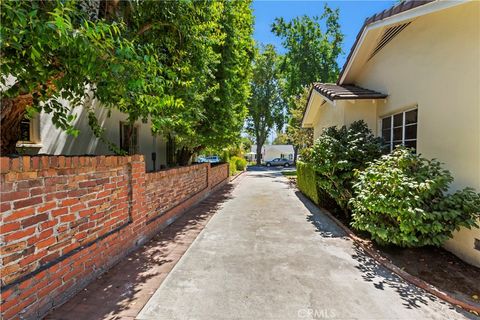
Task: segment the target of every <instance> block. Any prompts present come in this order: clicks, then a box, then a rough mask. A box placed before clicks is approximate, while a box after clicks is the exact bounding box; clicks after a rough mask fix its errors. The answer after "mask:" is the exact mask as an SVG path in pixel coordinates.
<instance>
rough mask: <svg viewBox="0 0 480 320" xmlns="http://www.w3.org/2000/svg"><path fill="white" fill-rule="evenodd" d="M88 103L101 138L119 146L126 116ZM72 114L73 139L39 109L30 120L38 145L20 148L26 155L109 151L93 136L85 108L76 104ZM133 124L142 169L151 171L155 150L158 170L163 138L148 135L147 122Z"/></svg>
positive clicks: (162, 160) (163, 159)
mask: <svg viewBox="0 0 480 320" xmlns="http://www.w3.org/2000/svg"><path fill="white" fill-rule="evenodd" d="M61 102H62V101H61ZM62 103H66V102H62ZM86 103H92V102H86ZM92 106H93V109H94V110H95V114H96V116H97V119H98V121H99V123H100V124H101V125H102V127H103V128H104V129H105V133H104V136H105V138H106V139H107V140H108V141H111V142H113V143H115V144H117V145H120V121H126V119H127V116H126V115H125V114H122V113H121V112H119V111H117V110H112V111H111V114H110V116H108V111H107V109H105V108H102V107H101V106H100V105H99V104H97V103H95V102H93V105H92ZM72 113H73V114H76V119H75V121H74V123H75V128H77V129H78V130H79V131H80V133H79V135H78V137H76V138H75V137H74V136H72V135H68V134H67V133H65V132H64V131H62V130H61V129H57V128H56V127H55V126H54V125H53V123H52V115H51V114H47V113H44V112H41V113H40V115H39V116H37V119H36V120H34V121H35V124H34V127H35V130H36V131H38V132H36V133H35V134H34V135H36V136H37V140H38V141H37V142H38V145H37V146H36V147H33V148H32V147H26V148H25V150H24V151H25V152H26V153H28V154H37V153H38V154H42V153H43V154H63V155H85V154H92V155H93V154H94V155H107V154H113V153H112V152H111V151H110V150H109V149H108V147H107V145H106V144H105V143H103V142H102V141H100V140H99V139H97V138H96V137H95V136H94V135H93V132H92V130H91V129H90V126H89V125H88V117H87V115H88V114H87V112H86V109H85V108H84V107H76V108H74V109H73V110H72ZM135 125H136V126H137V127H138V129H139V137H138V152H139V153H140V154H143V155H144V157H145V163H146V166H147V167H146V170H147V171H151V170H153V161H152V158H151V153H152V152H156V153H157V159H156V162H155V167H156V168H155V169H156V170H158V169H160V165H162V164H163V165H165V164H166V144H165V141H164V139H162V138H161V137H159V136H157V137H154V136H152V133H151V130H150V122H148V123H142V122H141V121H137V122H136V123H135ZM27 146H28V145H27Z"/></svg>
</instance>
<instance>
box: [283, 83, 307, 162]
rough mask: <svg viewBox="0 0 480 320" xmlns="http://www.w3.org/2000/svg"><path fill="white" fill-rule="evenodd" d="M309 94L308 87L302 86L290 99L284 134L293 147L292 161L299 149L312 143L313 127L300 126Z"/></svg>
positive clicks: (303, 148)
mask: <svg viewBox="0 0 480 320" xmlns="http://www.w3.org/2000/svg"><path fill="white" fill-rule="evenodd" d="M308 95H309V90H308V88H304V90H303V92H302V93H301V94H300V95H298V96H297V97H295V98H294V99H292V100H291V104H290V108H289V110H290V117H289V119H288V126H287V130H286V135H287V137H288V141H289V142H290V143H291V144H292V145H293V147H294V153H295V154H294V157H293V158H294V161H295V162H296V159H297V156H298V152H299V150H305V149H306V148H310V147H311V146H312V145H313V128H302V120H303V113H304V110H305V106H306V105H307V99H308Z"/></svg>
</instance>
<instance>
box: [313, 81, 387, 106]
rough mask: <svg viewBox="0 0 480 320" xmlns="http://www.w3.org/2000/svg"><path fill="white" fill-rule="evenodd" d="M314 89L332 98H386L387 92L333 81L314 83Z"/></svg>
mask: <svg viewBox="0 0 480 320" xmlns="http://www.w3.org/2000/svg"><path fill="white" fill-rule="evenodd" d="M313 89H315V91H317V92H318V93H320V94H321V95H322V96H324V97H327V98H328V99H330V100H332V101H333V100H357V99H384V98H386V97H387V95H386V94H383V93H380V92H376V91H373V90H369V89H364V88H361V87H357V86H355V85H337V84H332V83H319V82H314V83H313Z"/></svg>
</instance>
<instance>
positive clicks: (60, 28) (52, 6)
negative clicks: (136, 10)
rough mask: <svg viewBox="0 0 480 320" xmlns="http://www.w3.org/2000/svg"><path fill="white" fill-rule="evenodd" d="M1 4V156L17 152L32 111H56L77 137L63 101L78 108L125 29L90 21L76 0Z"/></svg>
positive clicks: (58, 120)
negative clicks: (26, 119)
mask: <svg viewBox="0 0 480 320" xmlns="http://www.w3.org/2000/svg"><path fill="white" fill-rule="evenodd" d="M0 5H1V8H0V15H1V21H2V23H1V25H0V34H1V55H0V71H1V76H0V84H1V86H2V90H1V92H0V98H1V102H2V103H1V104H2V106H1V122H0V125H1V128H2V130H1V139H0V144H1V145H0V152H1V153H2V154H12V153H15V152H16V150H15V146H16V142H17V140H18V138H19V136H20V135H19V130H20V122H21V121H22V120H23V118H24V116H25V114H26V112H27V109H28V108H29V107H33V108H35V109H36V110H37V111H40V110H41V109H43V110H45V111H46V112H49V113H53V114H54V117H53V122H54V124H55V125H56V126H57V127H60V128H62V129H64V130H66V131H67V132H68V133H71V134H77V130H75V128H74V127H73V125H72V121H73V120H74V116H73V115H72V114H71V112H70V111H71V110H70V109H69V108H68V107H66V106H65V105H63V104H61V103H59V101H58V99H59V98H62V99H64V100H67V101H69V102H71V103H72V104H79V103H81V102H82V100H83V99H84V98H85V86H86V85H87V84H94V83H98V82H99V81H100V80H101V79H103V78H104V71H105V69H106V68H107V66H108V65H110V63H111V62H112V60H114V59H115V48H116V47H117V46H118V45H119V43H120V41H121V40H120V39H119V37H118V36H119V34H120V32H121V28H122V25H121V24H107V23H104V22H103V21H91V20H88V19H87V16H86V14H85V12H84V11H82V10H78V8H77V7H76V3H74V2H72V1H66V2H63V1H2V2H1V3H0ZM125 46H127V47H128V44H127V43H125Z"/></svg>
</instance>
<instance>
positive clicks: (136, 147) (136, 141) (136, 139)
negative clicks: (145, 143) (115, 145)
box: [120, 121, 140, 154]
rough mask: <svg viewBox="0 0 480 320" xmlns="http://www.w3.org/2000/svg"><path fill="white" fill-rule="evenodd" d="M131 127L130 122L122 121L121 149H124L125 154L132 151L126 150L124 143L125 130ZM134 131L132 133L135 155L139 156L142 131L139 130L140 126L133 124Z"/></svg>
mask: <svg viewBox="0 0 480 320" xmlns="http://www.w3.org/2000/svg"><path fill="white" fill-rule="evenodd" d="M128 125H130V124H129V123H128V122H126V121H120V149H122V150H123V151H125V152H130V150H125V148H124V145H123V144H124V141H123V135H124V130H125V128H124V127H126V126H128ZM131 126H132V129H133V130H134V131H133V132H132V138H134V140H133V139H132V140H133V142H134V143H133V153H134V154H137V153H138V150H139V140H140V139H139V134H140V130H139V125H138V124H132V125H131ZM135 131H136V132H135Z"/></svg>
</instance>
